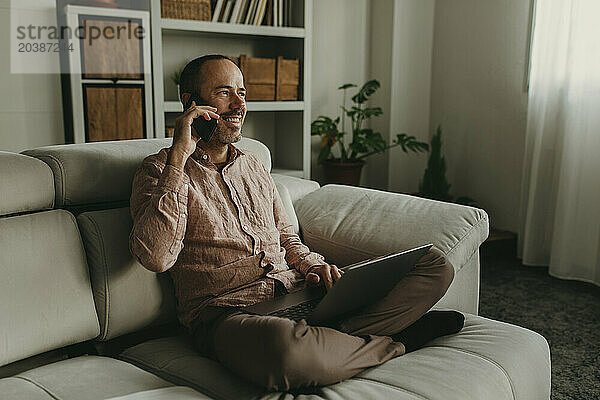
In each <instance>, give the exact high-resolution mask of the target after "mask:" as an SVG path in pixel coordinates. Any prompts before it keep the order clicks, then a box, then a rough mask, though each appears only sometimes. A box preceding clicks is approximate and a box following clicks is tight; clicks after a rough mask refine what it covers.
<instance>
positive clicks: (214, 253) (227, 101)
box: [130, 55, 464, 390]
mask: <svg viewBox="0 0 600 400" xmlns="http://www.w3.org/2000/svg"><path fill="white" fill-rule="evenodd" d="M181 92H182V94H181V99H180V100H181V102H182V104H184V105H187V104H188V103H189V102H190V101H189V100H190V98H194V99H198V102H199V103H201V104H196V102H195V101H193V102H191V104H190V106H189V107H188V108H187V109H185V110H184V112H183V114H182V115H181V116H179V117H178V118H177V120H176V127H175V134H174V138H173V144H172V146H171V147H170V148H168V149H162V150H161V151H160V152H159V153H158V154H155V155H151V156H149V157H147V158H146V159H145V160H144V161H143V163H142V165H141V166H140V168H139V169H138V171H137V173H136V175H135V178H134V182H133V190H132V195H131V214H132V217H133V229H132V232H131V236H130V249H131V252H132V254H134V255H135V256H136V257H137V259H138V260H139V261H140V263H141V264H142V265H143V266H144V267H145V268H147V269H149V270H151V271H154V272H164V271H167V270H168V271H169V273H170V275H171V277H172V279H173V283H174V286H175V294H176V297H177V311H178V317H179V320H180V321H181V323H182V324H183V325H185V326H186V327H188V328H189V329H190V332H191V333H192V335H193V336H194V339H195V342H196V345H197V347H198V349H199V351H200V352H201V353H202V354H203V355H205V356H207V357H210V358H212V359H214V360H217V361H219V362H221V363H222V364H223V365H225V366H226V367H228V368H229V369H230V370H232V371H234V372H236V373H238V374H239V375H241V376H243V377H244V378H246V379H248V380H251V381H253V382H254V383H257V384H259V385H262V386H263V387H265V388H267V389H269V390H290V389H293V388H300V387H307V386H316V385H325V384H330V383H334V382H338V381H341V380H343V379H346V378H349V377H351V376H353V375H355V374H357V373H358V372H360V371H362V370H363V369H364V368H368V367H372V366H376V365H379V364H381V363H383V362H385V361H387V360H389V359H391V358H393V357H396V356H399V355H402V354H404V353H406V352H408V351H413V350H416V349H418V348H420V347H422V346H423V345H424V344H425V343H426V342H428V341H429V340H431V339H433V338H435V337H438V336H441V335H447V334H451V333H456V332H458V331H459V330H460V329H461V328H462V326H463V321H464V317H463V315H462V314H460V313H458V312H455V311H431V312H427V311H428V310H429V309H430V308H431V307H432V306H433V305H434V304H435V303H436V302H437V301H438V300H439V299H440V298H441V297H442V296H443V295H444V293H445V292H446V290H447V288H448V286H449V285H450V283H451V281H452V279H453V276H454V269H453V267H452V265H451V264H450V263H449V262H448V261H447V259H446V258H445V256H444V255H443V253H441V252H440V251H439V250H437V249H435V248H432V249H431V250H430V251H429V253H428V254H426V255H425V256H423V258H421V260H419V262H418V263H417V264H416V266H415V268H414V269H413V270H412V271H411V272H409V273H408V274H407V275H406V276H405V277H404V278H403V279H402V280H401V281H400V282H399V283H398V284H397V285H396V286H395V287H394V289H392V291H391V292H389V293H388V294H387V295H386V296H385V297H383V298H382V299H381V300H380V301H378V302H376V303H374V304H373V305H371V306H370V307H367V308H366V309H364V310H361V311H360V312H358V313H356V314H354V315H352V316H349V317H348V318H346V319H344V320H342V321H341V322H338V323H336V324H335V327H320V326H310V325H308V324H307V323H306V321H305V320H301V321H299V322H295V321H292V320H290V319H286V318H278V317H270V316H258V315H250V314H247V313H243V312H241V311H240V310H239V308H240V307H244V306H247V305H251V304H255V303H258V302H261V301H264V300H268V299H272V298H273V297H275V296H279V295H282V294H285V293H289V292H293V291H296V290H299V289H301V288H302V287H303V286H304V284H305V282H309V283H311V284H323V285H325V287H326V288H327V289H330V288H331V287H332V285H333V284H334V283H335V281H337V280H338V279H340V277H341V276H342V272H341V270H339V269H338V268H337V267H336V266H335V265H331V264H329V263H327V262H326V261H325V258H324V257H323V256H321V255H320V254H317V253H315V252H311V251H310V249H309V248H308V247H306V246H305V245H304V244H303V243H302V242H301V240H300V238H299V237H298V235H297V234H295V233H294V230H293V228H292V225H291V223H290V222H289V219H288V217H287V215H286V212H285V209H284V206H283V204H282V201H281V198H280V197H279V194H278V192H277V189H276V187H275V184H274V182H273V180H272V178H271V176H270V174H269V172H268V171H267V170H266V169H265V167H264V166H263V164H262V162H261V161H260V160H259V159H258V158H257V157H256V156H254V155H253V154H251V153H249V152H245V151H242V150H240V149H238V148H237V147H235V146H234V145H233V143H235V142H237V141H239V140H240V139H241V137H242V126H243V123H244V120H245V117H246V88H245V87H244V77H243V75H242V73H241V71H240V70H239V68H238V67H237V66H236V65H235V63H233V62H232V61H231V60H230V59H228V58H227V57H224V56H221V55H210V56H204V57H200V58H198V59H195V60H193V61H191V62H190V63H189V64H188V65H187V66H186V67H185V69H184V70H183V72H182V76H181ZM195 118H204V119H205V120H210V119H216V120H217V127H216V129H215V132H214V134H213V136H212V137H211V139H210V140H209V141H208V142H204V141H203V140H201V139H200V138H199V137H198V135H197V134H196V132H195V131H194V130H193V128H192V122H193V121H194V119H195Z"/></svg>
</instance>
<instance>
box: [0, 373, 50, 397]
mask: <svg viewBox="0 0 600 400" xmlns="http://www.w3.org/2000/svg"><path fill="white" fill-rule="evenodd" d="M0 393H2V398H3V399H10V400H53V399H54V398H53V397H52V396H50V395H49V394H48V393H47V392H45V391H44V389H42V388H40V387H38V386H36V385H35V384H34V383H32V382H29V381H27V380H25V379H22V378H5V379H0Z"/></svg>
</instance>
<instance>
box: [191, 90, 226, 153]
mask: <svg viewBox="0 0 600 400" xmlns="http://www.w3.org/2000/svg"><path fill="white" fill-rule="evenodd" d="M193 103H195V104H196V105H197V106H209V105H208V104H201V103H200V101H199V99H198V97H197V96H196V95H192V96H190V99H189V100H188V103H187V105H186V107H185V109H186V110H188V109H189V108H190V107H192V104H193ZM209 107H210V106H209ZM217 123H218V121H217V119H215V118H210V119H209V120H207V119H206V118H204V116H203V115H201V116H199V117H196V118H194V120H193V121H192V128H193V129H194V131H195V132H196V135H197V136H198V137H200V139H202V141H203V142H204V143H208V142H209V141H210V138H211V137H212V135H213V133H214V132H215V130H216V129H217ZM192 134H193V132H192Z"/></svg>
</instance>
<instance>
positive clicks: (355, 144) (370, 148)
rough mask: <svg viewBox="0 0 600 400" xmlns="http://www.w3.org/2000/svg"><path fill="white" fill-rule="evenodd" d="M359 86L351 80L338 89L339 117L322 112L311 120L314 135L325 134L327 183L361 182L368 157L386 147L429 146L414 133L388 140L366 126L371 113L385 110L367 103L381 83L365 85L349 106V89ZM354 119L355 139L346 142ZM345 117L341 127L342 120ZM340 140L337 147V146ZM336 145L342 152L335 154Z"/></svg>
mask: <svg viewBox="0 0 600 400" xmlns="http://www.w3.org/2000/svg"><path fill="white" fill-rule="evenodd" d="M355 87H357V86H356V85H354V84H351V83H347V84H345V85H342V86H340V87H339V88H338V89H340V90H343V92H344V94H343V100H342V105H341V106H340V109H341V116H338V117H337V118H335V119H332V118H330V117H326V116H323V115H321V116H319V118H317V119H316V120H315V121H313V122H312V124H311V135H312V136H320V137H321V151H320V153H319V158H318V160H317V162H318V163H319V164H320V165H323V170H324V174H325V183H341V184H345V185H354V186H358V184H359V182H360V173H361V171H362V167H363V165H364V164H365V158H367V157H369V156H372V155H373V154H377V153H383V152H385V151H386V150H388V149H390V148H392V147H396V146H400V147H401V148H402V150H403V151H404V152H405V153H408V152H409V151H412V152H415V153H418V152H423V151H427V150H429V145H428V144H427V143H424V142H419V141H417V140H416V138H415V137H414V136H408V135H407V134H406V133H401V134H398V135H396V138H395V139H394V140H393V141H392V143H390V144H388V143H387V142H386V141H385V140H384V139H383V137H382V136H381V134H380V133H379V132H374V131H373V130H372V129H370V128H363V122H365V121H367V120H369V119H370V118H371V117H376V116H379V115H381V114H383V110H382V109H381V107H367V106H366V102H367V100H368V99H369V97H370V96H371V95H372V94H373V93H375V91H377V89H379V87H380V84H379V82H378V81H377V80H375V79H373V80H370V81H368V82H367V83H365V84H364V85H363V87H362V88H360V90H359V91H358V92H357V93H356V94H355V95H354V96H352V102H353V103H354V104H353V105H352V107H350V108H346V91H347V90H348V89H349V88H355ZM346 118H349V120H350V131H351V133H352V141H351V142H350V143H346V141H345V140H346V139H345V133H346V131H345V120H346ZM340 121H341V125H342V126H341V128H340V127H339V126H338V124H339V123H340ZM336 144H337V147H334V146H335V145H336ZM334 149H335V151H336V152H337V153H338V154H337V155H334Z"/></svg>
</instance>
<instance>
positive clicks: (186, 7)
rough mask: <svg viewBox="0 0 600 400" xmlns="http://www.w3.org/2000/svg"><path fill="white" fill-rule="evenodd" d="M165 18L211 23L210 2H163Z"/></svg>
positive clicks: (195, 0)
mask: <svg viewBox="0 0 600 400" xmlns="http://www.w3.org/2000/svg"><path fill="white" fill-rule="evenodd" d="M160 11H161V14H162V17H163V18H175V19H194V20H197V21H210V20H211V19H212V18H211V14H210V0H161V1H160Z"/></svg>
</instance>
